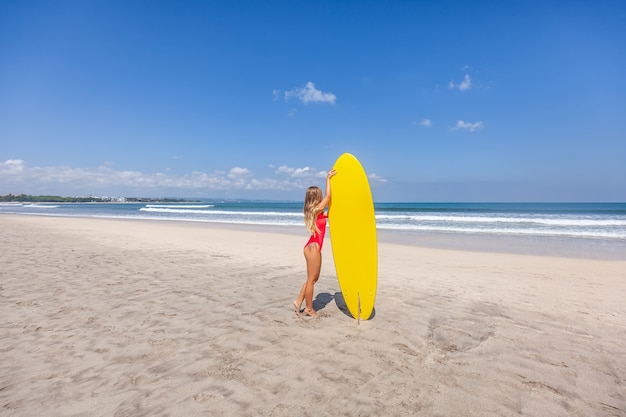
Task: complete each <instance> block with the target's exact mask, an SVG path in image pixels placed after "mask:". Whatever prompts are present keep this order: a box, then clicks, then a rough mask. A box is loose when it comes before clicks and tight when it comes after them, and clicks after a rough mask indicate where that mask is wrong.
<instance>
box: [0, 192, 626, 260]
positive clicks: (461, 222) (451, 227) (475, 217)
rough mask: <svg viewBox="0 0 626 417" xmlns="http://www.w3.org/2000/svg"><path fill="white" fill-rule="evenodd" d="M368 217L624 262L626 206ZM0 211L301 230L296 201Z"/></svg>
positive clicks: (471, 207) (398, 231)
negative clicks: (586, 250)
mask: <svg viewBox="0 0 626 417" xmlns="http://www.w3.org/2000/svg"><path fill="white" fill-rule="evenodd" d="M375 212H376V225H377V229H378V230H379V232H382V233H383V234H385V235H387V236H389V235H390V234H391V235H395V236H398V237H400V238H402V239H404V240H407V239H408V240H411V239H413V240H419V239H420V238H432V237H433V236H435V237H437V236H439V237H448V238H449V237H458V238H460V239H463V240H464V241H467V240H468V239H470V238H478V237H492V238H497V237H515V238H525V239H526V241H527V242H529V243H532V244H534V245H536V244H541V243H543V242H554V241H555V240H558V241H561V242H569V243H575V242H583V243H585V244H587V246H590V247H594V248H596V249H597V248H600V250H602V249H603V248H608V249H610V250H611V251H617V252H616V253H617V254H618V257H620V258H621V257H622V254H623V257H624V258H625V259H626V203H376V204H375ZM1 214H25V215H39V216H67V217H98V218H119V219H149V220H170V221H185V222H208V223H222V224H245V225H267V226H273V227H293V226H300V227H304V226H303V216H302V202H277V201H245V200H241V201H239V200H229V201H224V200H203V201H200V202H194V203H188V202H186V203H163V204H160V203H93V204H90V203H56V204H52V203H50V204H27V203H25V204H0V215H1ZM330 227H332V224H331V225H330ZM622 251H623V253H622Z"/></svg>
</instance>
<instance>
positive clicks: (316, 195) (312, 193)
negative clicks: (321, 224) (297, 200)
mask: <svg viewBox="0 0 626 417" xmlns="http://www.w3.org/2000/svg"><path fill="white" fill-rule="evenodd" d="M323 198H324V196H323V195H322V190H321V188H320V187H316V186H314V185H313V186H311V187H309V188H307V190H306V195H305V196H304V209H303V211H304V225H305V226H306V230H308V231H309V233H311V234H312V235H314V234H317V233H319V232H320V229H319V228H318V227H317V221H316V220H317V215H318V214H319V212H320V209H319V208H318V207H317V206H318V205H319V204H320V203H321V202H322V200H323ZM322 210H323V209H322Z"/></svg>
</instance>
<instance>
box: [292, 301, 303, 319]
mask: <svg viewBox="0 0 626 417" xmlns="http://www.w3.org/2000/svg"><path fill="white" fill-rule="evenodd" d="M301 305H302V303H300V304H298V301H296V300H293V306H294V308H295V309H296V316H299V315H300V306H301Z"/></svg>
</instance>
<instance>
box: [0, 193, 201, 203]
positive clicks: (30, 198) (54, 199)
mask: <svg viewBox="0 0 626 417" xmlns="http://www.w3.org/2000/svg"><path fill="white" fill-rule="evenodd" d="M197 202H198V200H188V199H184V198H148V197H92V196H90V197H64V196H58V195H28V194H7V195H0V203H197Z"/></svg>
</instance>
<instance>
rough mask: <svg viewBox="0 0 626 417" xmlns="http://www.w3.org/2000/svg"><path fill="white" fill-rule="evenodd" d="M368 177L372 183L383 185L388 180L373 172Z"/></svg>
mask: <svg viewBox="0 0 626 417" xmlns="http://www.w3.org/2000/svg"><path fill="white" fill-rule="evenodd" d="M367 177H368V178H369V179H370V181H375V182H383V183H385V182H387V180H386V179H385V178H383V177H381V176H378V175H376V174H374V173H373V172H372V173H371V174H369V175H368V176H367Z"/></svg>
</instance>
